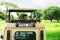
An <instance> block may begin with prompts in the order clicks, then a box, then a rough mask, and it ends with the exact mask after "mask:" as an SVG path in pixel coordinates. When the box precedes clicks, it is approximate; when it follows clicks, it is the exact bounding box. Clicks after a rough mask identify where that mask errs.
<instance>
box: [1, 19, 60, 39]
mask: <svg viewBox="0 0 60 40" xmlns="http://www.w3.org/2000/svg"><path fill="white" fill-rule="evenodd" d="M41 23H42V24H44V25H45V28H46V40H60V22H56V21H53V22H50V21H49V20H46V21H44V20H42V22H41ZM0 26H5V21H1V22H0ZM2 33H3V29H2V27H1V28H0V34H2Z"/></svg>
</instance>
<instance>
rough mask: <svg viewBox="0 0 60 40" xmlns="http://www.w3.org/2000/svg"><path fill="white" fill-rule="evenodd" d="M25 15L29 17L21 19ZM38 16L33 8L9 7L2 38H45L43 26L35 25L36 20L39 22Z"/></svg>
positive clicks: (18, 39)
mask: <svg viewBox="0 0 60 40" xmlns="http://www.w3.org/2000/svg"><path fill="white" fill-rule="evenodd" d="M21 12H22V13H23V15H22V16H21ZM19 13H20V14H19ZM16 14H18V16H17V15H16ZM26 15H27V17H29V18H28V20H23V16H24V17H25V16H26ZM38 16H39V14H38V13H37V12H36V10H33V9H9V10H8V13H7V23H6V28H5V29H4V40H45V30H44V26H43V27H42V25H40V27H38V25H36V23H37V22H39V23H40V18H39V17H38ZM21 17H22V18H21ZM25 18H26V17H25Z"/></svg>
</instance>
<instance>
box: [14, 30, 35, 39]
mask: <svg viewBox="0 0 60 40" xmlns="http://www.w3.org/2000/svg"><path fill="white" fill-rule="evenodd" d="M14 40H36V33H35V32H30V31H24V32H21V31H17V32H15V35H14Z"/></svg>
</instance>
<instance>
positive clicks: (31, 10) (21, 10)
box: [8, 8, 36, 12]
mask: <svg viewBox="0 0 60 40" xmlns="http://www.w3.org/2000/svg"><path fill="white" fill-rule="evenodd" d="M34 11H36V9H27V8H24V9H16V8H15V9H8V12H34Z"/></svg>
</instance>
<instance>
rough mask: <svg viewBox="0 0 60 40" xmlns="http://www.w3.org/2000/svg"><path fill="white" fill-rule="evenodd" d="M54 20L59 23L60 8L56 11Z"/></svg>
mask: <svg viewBox="0 0 60 40" xmlns="http://www.w3.org/2000/svg"><path fill="white" fill-rule="evenodd" d="M54 19H56V20H57V21H58V22H59V20H60V8H59V7H56V9H55V12H54Z"/></svg>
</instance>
